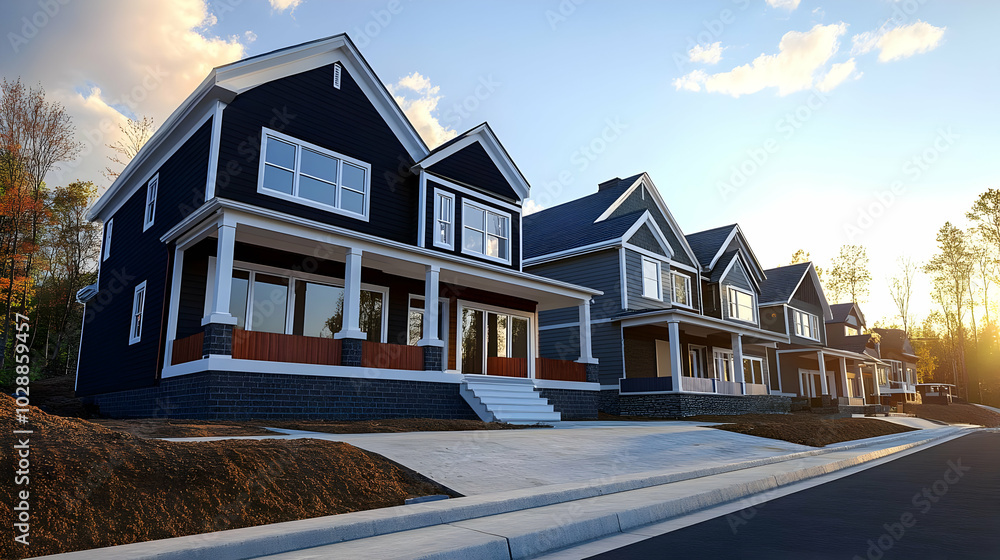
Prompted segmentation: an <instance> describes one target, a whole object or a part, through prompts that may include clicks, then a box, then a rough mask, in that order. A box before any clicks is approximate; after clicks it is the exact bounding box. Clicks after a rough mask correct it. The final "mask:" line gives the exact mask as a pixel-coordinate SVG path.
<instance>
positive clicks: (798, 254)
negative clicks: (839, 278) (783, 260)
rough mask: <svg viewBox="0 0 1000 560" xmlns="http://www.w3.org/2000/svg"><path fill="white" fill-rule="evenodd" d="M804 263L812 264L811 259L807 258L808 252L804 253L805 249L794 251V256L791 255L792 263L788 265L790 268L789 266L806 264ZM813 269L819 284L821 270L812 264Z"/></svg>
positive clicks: (821, 275) (821, 274)
mask: <svg viewBox="0 0 1000 560" xmlns="http://www.w3.org/2000/svg"><path fill="white" fill-rule="evenodd" d="M806 262H812V259H810V258H809V252H808V251H806V250H805V249H799V250H798V251H795V254H794V255H792V262H790V263H788V264H789V266H790V265H793V264H800V263H806ZM813 268H814V269H816V276H818V277H819V280H820V282H822V281H823V269H822V268H820V267H818V266H816V265H815V264H813Z"/></svg>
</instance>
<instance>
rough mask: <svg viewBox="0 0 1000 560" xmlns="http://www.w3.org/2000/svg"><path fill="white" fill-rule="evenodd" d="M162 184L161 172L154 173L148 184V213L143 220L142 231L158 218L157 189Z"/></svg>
mask: <svg viewBox="0 0 1000 560" xmlns="http://www.w3.org/2000/svg"><path fill="white" fill-rule="evenodd" d="M159 184H160V174H159V173H157V174H156V175H153V178H152V179H150V180H149V183H147V184H146V215H145V217H144V218H143V221H142V231H146V230H147V229H149V226H151V225H153V219H154V218H156V191H157V187H158V186H159Z"/></svg>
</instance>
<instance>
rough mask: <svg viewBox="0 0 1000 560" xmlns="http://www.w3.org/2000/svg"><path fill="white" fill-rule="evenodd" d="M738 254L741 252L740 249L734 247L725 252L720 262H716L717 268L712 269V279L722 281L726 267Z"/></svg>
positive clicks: (716, 281)
mask: <svg viewBox="0 0 1000 560" xmlns="http://www.w3.org/2000/svg"><path fill="white" fill-rule="evenodd" d="M738 254H740V252H739V250H738V249H732V250H729V251H726V252H725V253H723V255H722V258H720V259H719V262H717V263H715V269H713V270H712V277H711V278H710V280H711V281H712V282H715V283H718V282H720V281H721V280H722V273H723V272H725V271H726V268H728V267H729V263H731V262H732V261H733V259H735V258H736V255H738Z"/></svg>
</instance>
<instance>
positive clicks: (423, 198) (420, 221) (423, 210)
mask: <svg viewBox="0 0 1000 560" xmlns="http://www.w3.org/2000/svg"><path fill="white" fill-rule="evenodd" d="M417 177H418V179H417V181H418V183H419V186H418V187H417V192H418V196H417V205H418V207H417V247H426V246H427V239H426V238H427V174H426V173H424V171H423V170H422V169H421V170H420V171H418V172H417Z"/></svg>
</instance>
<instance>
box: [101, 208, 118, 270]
mask: <svg viewBox="0 0 1000 560" xmlns="http://www.w3.org/2000/svg"><path fill="white" fill-rule="evenodd" d="M114 225H115V219H114V218H111V219H110V220H108V225H106V226H104V258H103V259H101V260H102V261H106V260H108V257H110V256H111V229H112V226H114Z"/></svg>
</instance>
